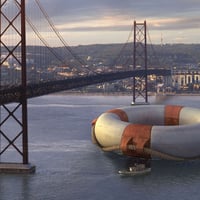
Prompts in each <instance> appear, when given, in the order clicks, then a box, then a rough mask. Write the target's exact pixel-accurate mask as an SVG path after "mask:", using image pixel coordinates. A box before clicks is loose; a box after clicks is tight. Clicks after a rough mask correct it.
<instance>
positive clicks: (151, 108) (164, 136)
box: [92, 105, 200, 160]
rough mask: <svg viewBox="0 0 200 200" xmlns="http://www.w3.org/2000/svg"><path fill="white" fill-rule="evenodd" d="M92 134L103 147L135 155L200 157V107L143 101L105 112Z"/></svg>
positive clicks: (148, 156) (179, 157) (96, 120)
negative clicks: (144, 102) (141, 103)
mask: <svg viewBox="0 0 200 200" xmlns="http://www.w3.org/2000/svg"><path fill="white" fill-rule="evenodd" d="M92 138H93V142H94V143H96V144H97V145H98V146H99V147H101V148H102V149H103V150H105V151H106V150H108V151H109V150H111V151H112V150H115V149H119V150H120V151H122V152H123V153H124V154H125V155H129V156H134V157H143V158H150V157H152V156H153V157H155V156H156V157H162V158H167V159H175V160H179V159H196V158H200V109H197V108H191V107H183V106H176V105H139V106H129V107H123V108H117V109H113V110H109V111H107V112H105V113H103V114H101V115H100V116H99V117H98V118H97V119H95V120H94V121H93V123H92Z"/></svg>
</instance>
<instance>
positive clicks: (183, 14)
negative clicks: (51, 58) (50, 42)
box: [26, 0, 200, 46]
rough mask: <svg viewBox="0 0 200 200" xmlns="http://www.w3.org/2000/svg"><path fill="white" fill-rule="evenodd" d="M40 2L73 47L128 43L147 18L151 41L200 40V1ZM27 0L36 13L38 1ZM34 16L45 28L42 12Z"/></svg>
mask: <svg viewBox="0 0 200 200" xmlns="http://www.w3.org/2000/svg"><path fill="white" fill-rule="evenodd" d="M38 1H40V3H41V5H42V6H43V7H44V9H45V11H46V12H47V13H48V15H49V17H50V19H51V21H52V22H53V23H54V25H55V26H56V29H57V30H58V31H59V33H60V34H61V35H62V37H63V38H64V39H65V40H66V42H67V43H68V44H69V45H71V46H74V45H85V44H105V43H125V42H126V41H127V39H128V36H129V34H130V31H131V28H132V26H133V22H134V20H135V21H136V22H138V23H140V22H144V20H146V22H147V30H148V35H149V40H151V43H155V44H159V43H161V41H162V42H163V43H164V44H166V43H167V44H169V43H170V44H172V43H200V0H167V1H164V0H38ZM26 3H27V13H31V11H32V12H33V10H34V9H33V7H34V6H35V5H36V3H35V0H27V1H26ZM33 4H35V5H33ZM30 15H32V16H30V18H31V20H33V21H34V23H36V22H40V24H42V23H44V24H43V25H41V27H43V28H45V26H46V23H45V22H43V21H44V19H41V16H40V15H37V14H35V16H34V14H30ZM43 31H44V30H43ZM44 32H45V31H44ZM46 32H47V31H46Z"/></svg>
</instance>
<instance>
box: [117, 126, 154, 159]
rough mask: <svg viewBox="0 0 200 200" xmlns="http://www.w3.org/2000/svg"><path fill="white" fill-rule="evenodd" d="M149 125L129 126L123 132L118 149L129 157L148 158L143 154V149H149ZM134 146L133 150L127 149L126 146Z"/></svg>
mask: <svg viewBox="0 0 200 200" xmlns="http://www.w3.org/2000/svg"><path fill="white" fill-rule="evenodd" d="M151 129H152V126H151V125H141V124H129V125H128V126H127V127H126V128H125V129H124V132H123V135H122V138H121V144H120V149H121V150H122V152H123V153H124V154H126V155H129V156H136V157H145V158H147V157H150V155H147V154H145V153H144V152H143V148H144V147H150V138H151ZM131 144H132V145H134V146H135V147H136V149H135V150H130V149H128V145H131Z"/></svg>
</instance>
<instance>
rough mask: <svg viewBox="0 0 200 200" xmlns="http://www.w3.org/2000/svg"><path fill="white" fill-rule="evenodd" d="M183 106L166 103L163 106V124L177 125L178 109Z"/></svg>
mask: <svg viewBox="0 0 200 200" xmlns="http://www.w3.org/2000/svg"><path fill="white" fill-rule="evenodd" d="M182 108H183V106H173V105H167V106H165V117H164V120H165V125H166V126H169V125H179V115H180V111H181V109H182Z"/></svg>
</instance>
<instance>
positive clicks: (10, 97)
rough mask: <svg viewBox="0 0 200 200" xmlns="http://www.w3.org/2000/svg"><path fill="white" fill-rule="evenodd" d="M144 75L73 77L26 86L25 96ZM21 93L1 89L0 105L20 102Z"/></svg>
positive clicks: (161, 71) (158, 71)
mask: <svg viewBox="0 0 200 200" xmlns="http://www.w3.org/2000/svg"><path fill="white" fill-rule="evenodd" d="M170 73H171V72H170V70H166V69H149V70H147V75H150V74H155V75H163V76H169V75H170ZM144 74H145V70H135V71H121V72H112V73H104V74H95V75H90V76H83V77H75V78H69V79H65V80H57V81H51V82H45V83H38V84H30V85H28V86H27V90H26V91H27V92H26V94H27V98H33V97H38V96H42V95H47V94H50V93H55V92H59V91H64V90H70V89H73V88H79V87H84V86H87V85H93V84H97V83H103V82H108V81H113V80H119V79H124V78H128V77H134V76H144ZM21 91H22V87H20V86H18V87H12V88H7V89H2V90H1V91H0V105H2V104H7V103H11V102H20V97H21Z"/></svg>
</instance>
